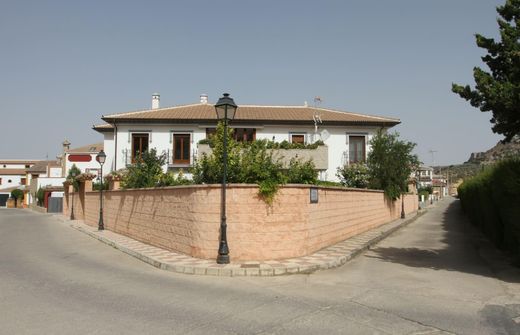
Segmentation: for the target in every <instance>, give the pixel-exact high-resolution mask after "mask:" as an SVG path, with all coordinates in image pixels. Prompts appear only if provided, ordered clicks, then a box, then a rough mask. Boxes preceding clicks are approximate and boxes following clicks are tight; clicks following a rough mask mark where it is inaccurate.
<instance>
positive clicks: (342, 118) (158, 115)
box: [102, 104, 400, 126]
mask: <svg viewBox="0 0 520 335" xmlns="http://www.w3.org/2000/svg"><path fill="white" fill-rule="evenodd" d="M315 114H318V115H320V117H321V120H322V121H323V123H324V124H326V123H340V124H375V125H387V126H394V125H396V124H399V123H400V121H399V119H394V118H387V117H381V116H372V115H363V114H356V113H350V112H344V111H338V110H332V109H325V108H314V107H307V106H248V105H239V106H238V110H237V113H236V117H235V120H234V121H235V122H236V121H238V122H258V121H261V122H268V123H313V122H314V121H313V116H314V115H315ZM102 119H103V120H104V121H107V122H110V123H113V122H117V121H126V122H139V121H141V122H147V121H148V122H150V121H179V122H187V121H195V122H200V121H211V122H214V121H216V114H215V108H214V107H213V105H211V104H194V105H184V106H175V107H167V108H159V109H150V110H142V111H136V112H129V113H121V114H111V115H106V116H103V117H102Z"/></svg>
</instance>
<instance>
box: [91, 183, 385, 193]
mask: <svg viewBox="0 0 520 335" xmlns="http://www.w3.org/2000/svg"><path fill="white" fill-rule="evenodd" d="M311 187H312V188H317V189H319V190H330V191H341V192H369V193H384V191H382V190H373V189H368V188H352V187H341V186H317V185H311V184H285V185H282V186H280V189H283V188H287V189H289V188H307V189H310V188H311ZM220 188H221V184H198V185H178V186H164V187H147V188H127V189H119V190H105V191H104V192H105V193H107V192H110V193H111V192H114V193H116V192H127V191H135V192H137V191H139V192H149V191H163V190H182V189H220ZM234 188H235V189H240V188H258V185H257V184H228V189H234ZM86 193H87V194H89V193H95V194H99V191H89V192H86Z"/></svg>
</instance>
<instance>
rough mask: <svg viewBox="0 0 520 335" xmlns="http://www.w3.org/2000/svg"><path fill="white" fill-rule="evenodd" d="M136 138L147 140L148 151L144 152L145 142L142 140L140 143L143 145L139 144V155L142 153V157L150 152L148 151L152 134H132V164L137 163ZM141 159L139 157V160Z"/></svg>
mask: <svg viewBox="0 0 520 335" xmlns="http://www.w3.org/2000/svg"><path fill="white" fill-rule="evenodd" d="M136 138H140V139H143V138H146V150H143V141H142V140H141V141H140V142H141V143H140V144H139V153H140V155H141V157H142V154H143V152H144V151H148V149H149V148H150V133H138V132H135V133H132V134H131V139H132V140H131V149H130V150H131V153H132V158H131V159H132V160H131V162H132V164H135V163H136V157H135V154H136V152H135V150H134V140H135V139H136ZM141 157H139V158H141Z"/></svg>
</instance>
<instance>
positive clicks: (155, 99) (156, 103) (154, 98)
mask: <svg viewBox="0 0 520 335" xmlns="http://www.w3.org/2000/svg"><path fill="white" fill-rule="evenodd" d="M160 101H161V96H160V95H159V93H154V94H152V109H157V108H159V102H160Z"/></svg>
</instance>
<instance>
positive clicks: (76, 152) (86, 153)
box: [62, 141, 103, 177]
mask: <svg viewBox="0 0 520 335" xmlns="http://www.w3.org/2000/svg"><path fill="white" fill-rule="evenodd" d="M63 146H64V148H63V149H64V150H63V151H64V152H63V156H62V159H63V161H62V165H63V177H67V175H68V173H69V170H70V168H71V167H72V165H76V167H77V168H78V169H79V170H80V171H81V173H85V172H89V173H93V174H95V175H98V174H99V169H100V166H99V163H98V162H97V161H96V155H97V154H98V153H99V152H100V151H101V150H103V143H95V144H89V145H85V146H82V147H79V148H73V149H70V148H69V146H70V143H69V142H68V141H65V142H63Z"/></svg>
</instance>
